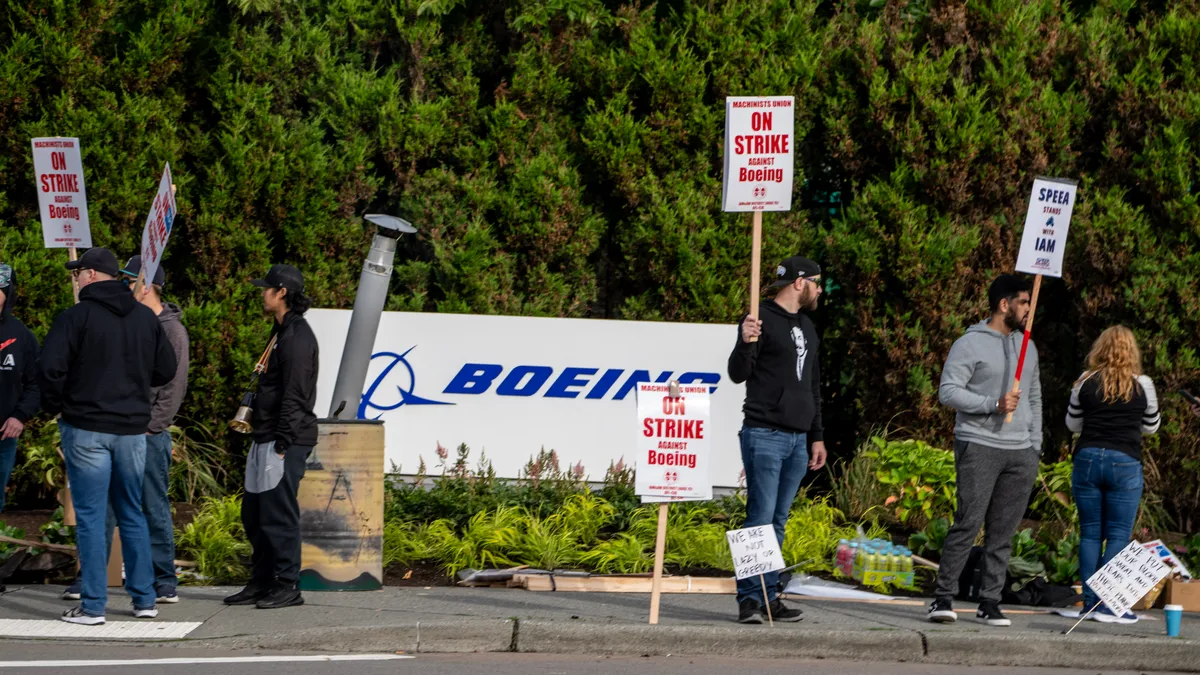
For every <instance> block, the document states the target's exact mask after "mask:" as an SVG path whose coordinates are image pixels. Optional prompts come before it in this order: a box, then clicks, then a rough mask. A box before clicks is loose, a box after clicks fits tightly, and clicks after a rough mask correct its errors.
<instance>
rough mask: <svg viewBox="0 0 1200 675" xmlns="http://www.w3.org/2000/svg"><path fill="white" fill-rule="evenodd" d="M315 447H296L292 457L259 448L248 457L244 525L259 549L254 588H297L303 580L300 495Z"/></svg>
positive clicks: (264, 446)
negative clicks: (281, 455) (301, 570)
mask: <svg viewBox="0 0 1200 675" xmlns="http://www.w3.org/2000/svg"><path fill="white" fill-rule="evenodd" d="M312 449H313V446H311V445H309V446H298V445H293V446H291V447H290V448H288V449H287V452H286V456H285V457H283V458H280V457H279V455H277V454H276V453H275V444H274V443H261V444H260V443H255V444H254V445H253V446H252V447H251V448H250V454H249V455H248V456H247V457H246V495H245V496H244V497H243V498H242V525H244V526H245V528H246V536H247V537H248V538H249V539H250V546H251V547H252V549H253V553H252V556H251V561H252V563H253V566H252V569H251V573H250V584H251V585H252V586H257V587H259V588H275V587H281V588H296V586H297V583H298V582H299V580H300V503H299V501H297V499H296V495H297V493H298V492H299V490H300V480H301V479H302V478H304V467H305V463H306V462H307V461H308V455H309V454H310V453H311V452H312Z"/></svg>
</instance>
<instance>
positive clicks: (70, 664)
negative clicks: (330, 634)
mask: <svg viewBox="0 0 1200 675" xmlns="http://www.w3.org/2000/svg"><path fill="white" fill-rule="evenodd" d="M411 658H413V657H411V656H401V655H399V654H331V655H329V656H214V657H210V658H204V657H200V658H193V659H113V660H104V659H94V660H90V661H82V660H80V661H0V668H96V667H111V666H186V665H204V664H211V663H282V662H306V663H314V662H315V663H322V662H329V661H399V660H401V659H411Z"/></svg>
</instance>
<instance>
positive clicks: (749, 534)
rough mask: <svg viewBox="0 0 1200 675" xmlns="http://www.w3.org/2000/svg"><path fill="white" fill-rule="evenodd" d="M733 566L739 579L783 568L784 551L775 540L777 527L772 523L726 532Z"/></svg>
mask: <svg viewBox="0 0 1200 675" xmlns="http://www.w3.org/2000/svg"><path fill="white" fill-rule="evenodd" d="M725 539H726V540H727V541H728V542H729V552H730V554H732V555H733V568H734V570H735V572H736V576H737V578H738V579H745V578H747V577H756V576H758V575H760V574H766V573H767V572H776V571H778V570H781V569H783V568H784V567H786V565H784V564H783V553H782V552H781V551H780V550H779V542H778V541H775V528H773V527H771V526H770V525H759V526H758V527H746V528H743V529H740V530H730V531H728V532H726V533H725Z"/></svg>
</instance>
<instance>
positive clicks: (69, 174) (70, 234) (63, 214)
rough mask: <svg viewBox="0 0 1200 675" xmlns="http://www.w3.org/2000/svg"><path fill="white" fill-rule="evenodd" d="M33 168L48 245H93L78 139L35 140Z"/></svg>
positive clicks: (58, 246) (43, 233) (43, 234)
mask: <svg viewBox="0 0 1200 675" xmlns="http://www.w3.org/2000/svg"><path fill="white" fill-rule="evenodd" d="M33 171H34V173H35V174H36V175H37V194H38V205H39V206H41V211H42V242H43V244H44V245H45V247H46V248H70V247H72V246H74V247H76V248H91V247H92V229H91V226H90V225H89V223H88V210H87V191H86V190H84V187H83V160H82V159H81V158H80V156H79V139H78V138H35V139H33Z"/></svg>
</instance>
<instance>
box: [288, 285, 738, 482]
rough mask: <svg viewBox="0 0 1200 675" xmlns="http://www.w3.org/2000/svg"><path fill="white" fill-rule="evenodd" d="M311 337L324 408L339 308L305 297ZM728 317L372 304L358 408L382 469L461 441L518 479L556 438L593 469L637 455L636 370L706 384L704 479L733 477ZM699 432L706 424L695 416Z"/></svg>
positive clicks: (337, 358) (430, 457) (339, 342)
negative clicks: (622, 316)
mask: <svg viewBox="0 0 1200 675" xmlns="http://www.w3.org/2000/svg"><path fill="white" fill-rule="evenodd" d="M306 318H307V319H308V325H309V326H310V327H311V328H312V330H313V333H314V334H315V335H316V336H317V341H318V342H319V343H320V348H321V349H320V354H321V363H320V372H319V377H318V379H317V404H316V405H317V409H318V410H320V411H322V412H323V411H325V410H329V409H330V407H329V403H330V400H331V399H332V398H333V387H334V382H335V381H336V380H337V371H338V366H339V364H340V363H341V358H342V348H343V347H344V345H345V344H346V330H347V328H348V327H349V324H350V311H349V310H332V309H311V310H309V312H308V314H307V315H306ZM736 339H737V327H736V326H734V325H711V324H684V323H670V322H665V321H653V322H652V321H606V320H601V319H548V318H540V317H517V316H481V315H471V314H426V313H417V312H384V313H383V316H382V317H381V318H380V322H379V330H378V332H377V333H376V338H375V348H374V349H373V350H372V356H371V363H370V367H369V368H368V369H367V378H366V381H365V382H364V383H363V393H362V398H361V399H360V400H359V401H358V409H357V410H348V411H347V416H349V415H352V414H355V413H357V415H356V417H357V418H359V419H376V420H382V421H383V422H384V442H385V444H386V448H385V456H386V463H385V466H384V468H385V470H388V471H392V472H396V473H400V474H407V475H413V474H416V473H418V472H419V468H420V467H421V466H422V464H424V466H425V468H426V471H427V472H428V474H429V475H439V474H440V473H441V472H442V471H443V470H445V469H446V468H447V467H444V466H439V463H438V462H439V460H438V456H439V454H440V453H439V452H438V448H439V447H442V448H455V447H458V446H459V445H466V446H467V447H469V448H470V455H469V459H468V460H467V461H468V463H469V464H470V466H471V468H475V467H476V466H477V465H478V463H479V462H480V460H482V459H484V458H486V463H487V464H488V465H490V466H491V467H492V468H493V469H494V470H495V473H496V476H497V477H500V478H521V477H522V476H523V475H525V474H524V472H525V471H526V466H527V465H528V464H529V462H530V459H531V457H533V458H536V457H537V455H538V453H539V452H540V451H542V450H546V451H550V450H554V451H556V452H557V455H558V457H559V459H560V461H561V463H562V466H564V467H565V466H572V465H575V464H576V463H578V462H582V463H583V466H584V470H585V474H586V475H587V476H589V477H590V479H591V480H602V479H603V478H604V474H605V471H606V470H607V469H608V467H609V465H610V464H612V463H615V462H618V461H621V460H622V459H624V461H625V464H626V465H630V464H632V463H633V461H634V457H636V456H638V455H637V447H638V446H637V444H636V443H635V440H636V439H635V438H634V435H633V433H632V431H631V429H632V424H633V421H634V419H635V417H636V415H637V403H636V400H637V392H638V385H639V384H641V383H657V384H665V383H667V382H670V381H671V380H679V382H680V383H681V384H684V385H688V384H690V385H693V386H696V385H699V386H703V387H706V388H707V389H708V390H709V391H710V392H711V395H710V396H711V405H712V416H711V424H712V427H711V437H712V464H711V467H712V477H713V483H714V485H718V486H725V487H736V486H737V485H738V476H739V474H740V473H741V470H742V463H741V451H740V449H739V446H738V438H737V432H738V429H739V428H740V426H741V422H742V399H743V398H744V396H745V387H744V386H742V385H739V384H735V383H733V382H730V381H729V378H728V376H726V375H725V367H726V362H727V360H728V358H729V350H730V349H732V348H733V345H734V341H735V340H736ZM706 431H709V429H708V428H707V427H706Z"/></svg>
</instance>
